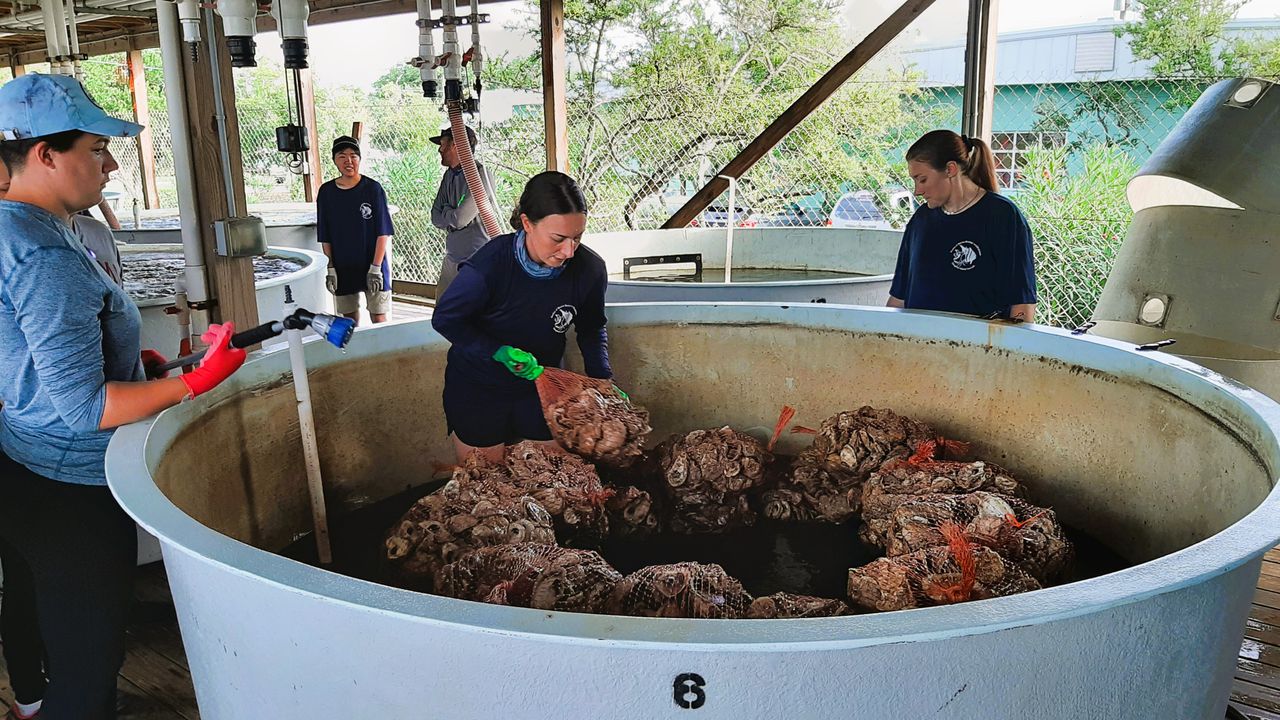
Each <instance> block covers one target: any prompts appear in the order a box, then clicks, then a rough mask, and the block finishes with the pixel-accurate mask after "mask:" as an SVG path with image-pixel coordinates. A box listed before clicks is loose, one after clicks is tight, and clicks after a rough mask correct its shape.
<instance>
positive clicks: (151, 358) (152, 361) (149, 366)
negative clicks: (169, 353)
mask: <svg viewBox="0 0 1280 720" xmlns="http://www.w3.org/2000/svg"><path fill="white" fill-rule="evenodd" d="M141 354H142V371H143V373H144V374H146V376H147V379H148V380H159V379H160V378H167V377H169V371H168V370H165V371H164V372H161V373H157V372H156V368H158V367H160V366H161V365H163V364H165V363H167V362H169V358H167V357H165V356H164V355H161V354H160V352H159V351H157V350H152V349H151V348H147V349H146V350H143V351H142V353H141Z"/></svg>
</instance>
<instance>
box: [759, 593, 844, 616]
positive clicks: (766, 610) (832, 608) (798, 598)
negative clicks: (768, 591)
mask: <svg viewBox="0 0 1280 720" xmlns="http://www.w3.org/2000/svg"><path fill="white" fill-rule="evenodd" d="M852 613H853V610H851V609H850V608H849V606H848V605H847V604H845V602H844V601H843V600H836V599H834V598H822V597H814V596H813V595H795V594H793V593H783V592H780V593H774V594H772V595H766V596H764V597H758V598H756V599H755V600H752V601H751V607H749V608H747V617H749V618H752V619H759V620H767V619H774V618H776V619H780V620H781V619H791V618H816V617H838V616H840V615H851V614H852Z"/></svg>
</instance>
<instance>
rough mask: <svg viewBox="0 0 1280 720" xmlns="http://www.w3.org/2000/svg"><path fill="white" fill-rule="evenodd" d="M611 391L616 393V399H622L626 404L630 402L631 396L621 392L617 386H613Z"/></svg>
mask: <svg viewBox="0 0 1280 720" xmlns="http://www.w3.org/2000/svg"><path fill="white" fill-rule="evenodd" d="M613 391H614V392H616V393H618V397H620V398H622V399H623V400H626V401H627V402H631V396H630V395H628V394H626V393H625V392H623V391H622V388H620V387H618V386H617V385H614V386H613Z"/></svg>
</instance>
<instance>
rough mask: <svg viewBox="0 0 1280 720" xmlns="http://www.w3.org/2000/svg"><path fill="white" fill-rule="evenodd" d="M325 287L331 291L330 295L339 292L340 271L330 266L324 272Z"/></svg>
mask: <svg viewBox="0 0 1280 720" xmlns="http://www.w3.org/2000/svg"><path fill="white" fill-rule="evenodd" d="M324 289H325V290H328V291H329V294H330V295H337V294H338V271H337V270H334V269H333V268H329V270H328V272H326V273H325V274H324Z"/></svg>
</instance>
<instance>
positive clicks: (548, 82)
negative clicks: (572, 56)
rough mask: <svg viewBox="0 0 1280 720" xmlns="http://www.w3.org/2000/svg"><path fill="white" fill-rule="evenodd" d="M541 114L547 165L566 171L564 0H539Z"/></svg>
mask: <svg viewBox="0 0 1280 720" xmlns="http://www.w3.org/2000/svg"><path fill="white" fill-rule="evenodd" d="M540 6H541V14H542V35H541V37H542V117H543V126H544V130H545V135H546V143H547V169H548V170H559V171H560V172H568V171H569V105H568V101H567V100H566V97H565V79H566V76H567V75H566V73H567V63H566V62H565V49H564V0H542V2H541V3H540Z"/></svg>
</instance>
